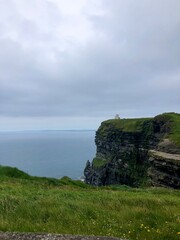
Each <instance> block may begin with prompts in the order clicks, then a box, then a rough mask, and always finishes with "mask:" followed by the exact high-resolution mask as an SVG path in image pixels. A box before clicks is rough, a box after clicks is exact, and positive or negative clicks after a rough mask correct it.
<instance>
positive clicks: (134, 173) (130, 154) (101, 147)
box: [84, 113, 180, 188]
mask: <svg viewBox="0 0 180 240" xmlns="http://www.w3.org/2000/svg"><path fill="white" fill-rule="evenodd" d="M95 143H96V146H97V152H96V156H95V158H94V159H93V161H92V163H90V162H89V161H88V162H87V164H86V167H85V170H84V175H85V181H86V183H89V184H92V185H97V186H100V185H109V184H126V185H130V186H134V187H138V186H140V185H142V184H144V183H147V182H149V183H151V184H152V185H158V186H169V187H173V188H179V187H180V166H179V158H178V160H177V156H180V155H179V154H180V114H175V113H165V114H161V115H158V116H156V117H154V118H141V119H112V120H107V121H104V122H102V123H101V126H100V127H99V129H98V130H97V132H96V137H95ZM153 151H154V152H153ZM159 153H161V154H159ZM162 153H164V155H163V154H162ZM167 154H171V157H169V155H167ZM167 156H168V157H167Z"/></svg>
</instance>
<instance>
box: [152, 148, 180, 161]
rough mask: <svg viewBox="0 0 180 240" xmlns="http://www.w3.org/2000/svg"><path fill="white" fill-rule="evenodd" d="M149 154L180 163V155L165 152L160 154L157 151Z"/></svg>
mask: <svg viewBox="0 0 180 240" xmlns="http://www.w3.org/2000/svg"><path fill="white" fill-rule="evenodd" d="M149 152H150V153H152V154H154V155H156V156H159V157H163V158H166V159H172V160H178V161H180V154H170V153H165V152H160V151H155V150H149Z"/></svg>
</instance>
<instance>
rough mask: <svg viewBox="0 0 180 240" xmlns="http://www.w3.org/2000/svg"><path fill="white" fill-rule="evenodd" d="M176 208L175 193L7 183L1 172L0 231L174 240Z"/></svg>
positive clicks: (179, 213) (39, 181) (38, 181)
mask: <svg viewBox="0 0 180 240" xmlns="http://www.w3.org/2000/svg"><path fill="white" fill-rule="evenodd" d="M12 171H15V172H17V171H18V170H17V169H14V170H12ZM16 174H17V173H16ZM16 174H15V175H16ZM23 176H25V175H23ZM28 176H29V175H28ZM179 206H180V192H179V191H175V190H169V189H163V188H161V189H160V188H148V189H132V188H130V187H126V186H111V187H110V186H109V187H101V188H95V187H91V186H88V185H86V184H84V183H82V182H80V181H73V180H71V179H69V178H67V177H64V178H63V179H61V180H58V179H48V178H38V177H27V178H26V177H23V178H21V177H19V178H18V177H17V175H16V177H10V176H6V174H5V171H4V169H3V167H0V231H18V232H51V233H62V234H80V235H103V236H116V237H124V238H127V239H129V240H131V239H132V240H134V239H139V240H144V239H146V240H152V239H153V240H170V239H171V240H176V239H177V240H178V239H179V235H178V234H177V233H178V232H180V209H179Z"/></svg>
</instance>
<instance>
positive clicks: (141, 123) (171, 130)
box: [98, 113, 180, 146]
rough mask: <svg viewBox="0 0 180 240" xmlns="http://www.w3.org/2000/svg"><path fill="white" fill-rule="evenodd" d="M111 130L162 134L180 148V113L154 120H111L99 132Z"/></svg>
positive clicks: (164, 115)
mask: <svg viewBox="0 0 180 240" xmlns="http://www.w3.org/2000/svg"><path fill="white" fill-rule="evenodd" d="M109 129H111V130H112V129H114V130H116V129H118V130H120V131H123V132H142V131H148V132H151V133H152V134H156V133H160V134H164V136H165V137H166V138H169V139H170V140H171V141H172V142H174V143H175V144H176V145H178V146H180V114H178V113H163V114H160V115H157V116H155V117H154V118H132V119H109V120H106V121H104V122H102V123H101V126H100V128H99V129H98V132H99V133H101V134H105V133H106V132H107V130H109Z"/></svg>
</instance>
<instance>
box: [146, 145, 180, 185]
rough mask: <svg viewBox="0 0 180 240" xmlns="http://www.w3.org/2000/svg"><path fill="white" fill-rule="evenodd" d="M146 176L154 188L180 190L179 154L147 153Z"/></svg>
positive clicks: (151, 151)
mask: <svg viewBox="0 0 180 240" xmlns="http://www.w3.org/2000/svg"><path fill="white" fill-rule="evenodd" d="M148 154H149V162H150V163H151V164H150V167H149V169H148V176H149V178H150V180H151V184H152V185H154V186H168V187H173V188H176V189H180V154H169V153H165V152H159V151H154V150H150V151H149V153H148Z"/></svg>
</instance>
